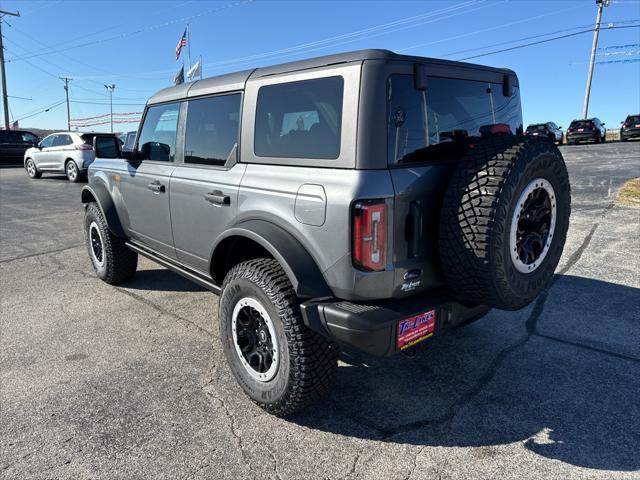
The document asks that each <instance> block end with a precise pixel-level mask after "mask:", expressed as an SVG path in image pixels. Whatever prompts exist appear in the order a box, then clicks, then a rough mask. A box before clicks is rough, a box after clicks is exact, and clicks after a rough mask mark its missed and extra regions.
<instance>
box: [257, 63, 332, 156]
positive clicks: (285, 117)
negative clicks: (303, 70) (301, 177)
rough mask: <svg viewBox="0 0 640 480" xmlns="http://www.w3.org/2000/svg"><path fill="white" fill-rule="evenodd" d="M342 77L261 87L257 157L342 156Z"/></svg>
mask: <svg viewBox="0 0 640 480" xmlns="http://www.w3.org/2000/svg"><path fill="white" fill-rule="evenodd" d="M343 92H344V80H343V78H342V77H340V76H336V77H327V78H319V79H313V80H302V81H299V82H289V83H281V84H277V85H268V86H264V87H260V90H258V101H257V105H256V125H255V154H256V155H258V156H261V157H281V158H322V159H336V158H338V157H339V156H340V139H341V133H342V97H343Z"/></svg>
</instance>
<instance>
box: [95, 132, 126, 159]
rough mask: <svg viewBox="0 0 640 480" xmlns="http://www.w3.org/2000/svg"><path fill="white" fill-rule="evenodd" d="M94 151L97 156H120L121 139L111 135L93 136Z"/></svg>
mask: <svg viewBox="0 0 640 480" xmlns="http://www.w3.org/2000/svg"><path fill="white" fill-rule="evenodd" d="M93 151H94V153H95V156H96V158H120V157H121V155H122V152H121V151H120V141H119V140H118V139H117V138H116V137H113V136H111V135H96V136H95V137H93Z"/></svg>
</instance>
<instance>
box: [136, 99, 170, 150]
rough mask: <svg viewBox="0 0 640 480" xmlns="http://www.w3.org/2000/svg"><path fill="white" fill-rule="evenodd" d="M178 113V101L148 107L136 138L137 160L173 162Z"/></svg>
mask: <svg viewBox="0 0 640 480" xmlns="http://www.w3.org/2000/svg"><path fill="white" fill-rule="evenodd" d="M179 113H180V104H179V103H169V104H166V105H157V106H155V107H149V109H148V110H147V114H146V115H145V117H144V124H143V125H142V130H141V131H140V137H139V139H138V157H137V158H138V160H155V161H158V162H173V160H174V158H175V155H176V130H177V128H178V114H179Z"/></svg>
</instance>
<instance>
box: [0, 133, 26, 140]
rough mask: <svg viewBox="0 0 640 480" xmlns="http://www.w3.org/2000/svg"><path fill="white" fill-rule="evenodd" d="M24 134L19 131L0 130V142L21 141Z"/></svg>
mask: <svg viewBox="0 0 640 480" xmlns="http://www.w3.org/2000/svg"><path fill="white" fill-rule="evenodd" d="M21 142H22V134H20V133H19V132H7V131H4V132H0V143H21Z"/></svg>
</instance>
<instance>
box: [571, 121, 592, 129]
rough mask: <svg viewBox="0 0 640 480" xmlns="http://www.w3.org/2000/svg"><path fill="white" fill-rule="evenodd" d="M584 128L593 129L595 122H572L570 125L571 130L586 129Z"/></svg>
mask: <svg viewBox="0 0 640 480" xmlns="http://www.w3.org/2000/svg"><path fill="white" fill-rule="evenodd" d="M584 127H588V128H591V127H593V122H592V121H591V120H574V121H573V122H571V125H569V128H584Z"/></svg>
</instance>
